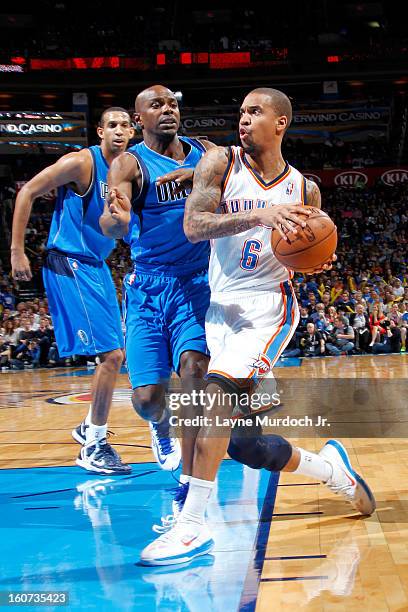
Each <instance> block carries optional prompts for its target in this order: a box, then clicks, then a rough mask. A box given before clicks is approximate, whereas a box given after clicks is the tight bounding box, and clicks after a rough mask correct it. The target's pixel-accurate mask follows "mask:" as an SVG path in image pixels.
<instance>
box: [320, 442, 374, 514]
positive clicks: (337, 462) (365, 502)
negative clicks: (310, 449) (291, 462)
mask: <svg viewBox="0 0 408 612" xmlns="http://www.w3.org/2000/svg"><path fill="white" fill-rule="evenodd" d="M319 455H320V456H321V457H323V458H324V459H325V460H326V461H327V462H328V463H330V465H331V466H332V468H333V474H332V476H331V478H330V479H329V480H328V481H327V482H326V483H325V484H326V486H327V487H328V488H329V489H330V490H331V491H333V493H337V494H339V495H342V496H343V497H344V499H345V500H346V501H348V502H349V503H351V505H352V506H353V508H355V509H356V510H358V511H359V512H360V513H361V514H364V515H370V514H372V513H373V512H374V510H375V508H376V504H375V499H374V495H373V494H372V492H371V490H370V487H369V486H368V484H367V483H366V482H365V481H364V480H363V479H362V478H361V476H359V474H357V472H355V471H354V470H353V468H352V467H351V463H350V459H349V457H348V454H347V451H346V449H345V448H344V446H343V445H342V444H341V443H340V442H338V441H337V440H329V441H328V442H326V444H325V445H324V446H323V448H322V450H321V451H320V453H319Z"/></svg>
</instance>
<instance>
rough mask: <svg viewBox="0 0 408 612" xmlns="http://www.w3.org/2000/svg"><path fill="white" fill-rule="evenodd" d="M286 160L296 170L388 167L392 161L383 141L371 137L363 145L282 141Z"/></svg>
mask: <svg viewBox="0 0 408 612" xmlns="http://www.w3.org/2000/svg"><path fill="white" fill-rule="evenodd" d="M284 152H285V157H286V158H287V159H290V163H291V164H292V166H295V168H302V170H330V169H331V168H352V169H354V170H358V169H360V168H368V167H370V166H374V165H376V166H382V165H387V164H388V163H389V162H390V159H391V158H392V155H391V152H390V150H389V146H388V145H387V143H386V141H385V139H383V138H378V139H377V138H371V139H368V140H366V141H364V142H344V141H343V140H342V139H341V138H338V137H333V136H331V135H329V134H328V137H327V138H326V140H325V141H324V142H323V143H316V144H309V143H307V144H306V143H305V142H304V141H303V140H301V139H300V138H298V139H289V138H288V139H287V140H286V141H285V151H284Z"/></svg>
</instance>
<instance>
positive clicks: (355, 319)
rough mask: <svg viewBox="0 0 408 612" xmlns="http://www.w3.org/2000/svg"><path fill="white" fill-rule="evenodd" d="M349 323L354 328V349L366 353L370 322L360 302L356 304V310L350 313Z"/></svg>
mask: <svg viewBox="0 0 408 612" xmlns="http://www.w3.org/2000/svg"><path fill="white" fill-rule="evenodd" d="M350 325H351V327H352V328H353V329H354V341H355V349H356V351H358V352H362V353H367V352H368V345H369V343H370V336H371V334H370V323H369V320H368V315H367V314H366V313H365V312H364V307H363V305H362V304H357V305H356V312H355V313H352V314H351V315H350Z"/></svg>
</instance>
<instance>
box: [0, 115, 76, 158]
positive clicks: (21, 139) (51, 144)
mask: <svg viewBox="0 0 408 612" xmlns="http://www.w3.org/2000/svg"><path fill="white" fill-rule="evenodd" d="M87 144H88V139H87V123H86V117H85V113H79V112H76V113H72V112H67V113H65V112H63V113H59V112H51V113H50V112H48V113H47V112H31V111H7V112H6V111H1V112H0V152H1V153H13V152H15V153H22V152H23V151H24V149H28V150H33V149H34V150H35V149H36V150H38V151H39V152H41V151H45V152H48V151H49V150H51V151H52V150H57V151H60V150H63V151H65V150H66V151H68V150H70V149H81V148H82V147H86V146H87Z"/></svg>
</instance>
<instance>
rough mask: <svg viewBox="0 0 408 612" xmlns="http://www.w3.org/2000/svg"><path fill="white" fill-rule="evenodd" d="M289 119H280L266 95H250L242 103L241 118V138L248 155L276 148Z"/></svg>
mask: <svg viewBox="0 0 408 612" xmlns="http://www.w3.org/2000/svg"><path fill="white" fill-rule="evenodd" d="M287 122H288V120H287V117H284V116H282V117H280V116H279V115H278V114H277V113H276V111H275V109H274V108H273V107H272V105H271V100H270V98H269V97H268V96H266V95H265V94H260V93H250V94H249V95H248V96H247V97H246V98H245V100H244V101H243V103H242V106H241V109H240V118H239V137H240V139H241V144H242V148H243V149H244V151H246V152H247V153H249V154H250V153H251V151H254V152H255V151H258V150H265V149H268V148H269V147H271V146H276V141H277V139H278V140H279V141H280V139H281V138H282V136H283V133H284V131H285V128H286V126H287Z"/></svg>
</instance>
